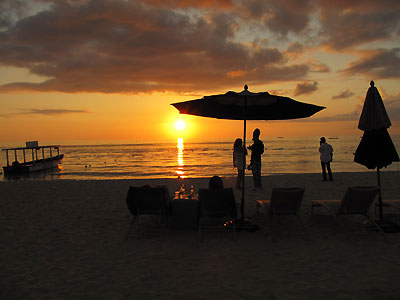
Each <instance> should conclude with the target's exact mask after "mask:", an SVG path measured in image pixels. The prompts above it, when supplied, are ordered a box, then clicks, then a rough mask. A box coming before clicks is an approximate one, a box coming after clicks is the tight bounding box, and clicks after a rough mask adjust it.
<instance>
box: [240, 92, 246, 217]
mask: <svg viewBox="0 0 400 300" xmlns="http://www.w3.org/2000/svg"><path fill="white" fill-rule="evenodd" d="M246 108H247V98H245V105H244V109H245V114H244V115H245V117H244V122H243V128H244V129H243V148H244V149H243V150H244V151H243V179H242V180H243V182H242V201H241V204H240V215H241V217H242V220H244V190H245V185H244V183H245V177H246V176H245V175H246Z"/></svg>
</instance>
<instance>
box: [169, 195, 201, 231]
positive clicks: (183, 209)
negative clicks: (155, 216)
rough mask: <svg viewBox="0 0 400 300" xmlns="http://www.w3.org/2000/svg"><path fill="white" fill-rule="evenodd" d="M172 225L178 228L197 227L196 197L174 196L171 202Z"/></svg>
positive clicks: (197, 203)
mask: <svg viewBox="0 0 400 300" xmlns="http://www.w3.org/2000/svg"><path fill="white" fill-rule="evenodd" d="M171 212H172V219H173V225H174V227H175V228H179V229H198V228H199V200H198V198H197V197H194V198H189V196H188V195H184V196H183V197H182V198H177V197H175V198H174V199H172V202H171Z"/></svg>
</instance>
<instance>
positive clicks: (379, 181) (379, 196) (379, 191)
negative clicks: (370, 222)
mask: <svg viewBox="0 0 400 300" xmlns="http://www.w3.org/2000/svg"><path fill="white" fill-rule="evenodd" d="M376 171H377V175H378V189H379V190H378V205H379V221H383V211H382V207H383V204H382V193H381V173H380V171H379V167H376Z"/></svg>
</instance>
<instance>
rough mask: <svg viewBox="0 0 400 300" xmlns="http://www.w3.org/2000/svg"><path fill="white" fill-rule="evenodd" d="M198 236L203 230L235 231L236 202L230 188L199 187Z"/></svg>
mask: <svg viewBox="0 0 400 300" xmlns="http://www.w3.org/2000/svg"><path fill="white" fill-rule="evenodd" d="M199 206H200V218H199V237H200V239H201V240H202V238H203V235H202V233H203V232H204V231H210V230H220V231H232V232H233V233H234V234H235V233H236V224H235V222H236V216H237V212H236V202H235V196H234V194H233V190H232V188H223V189H216V190H207V189H199Z"/></svg>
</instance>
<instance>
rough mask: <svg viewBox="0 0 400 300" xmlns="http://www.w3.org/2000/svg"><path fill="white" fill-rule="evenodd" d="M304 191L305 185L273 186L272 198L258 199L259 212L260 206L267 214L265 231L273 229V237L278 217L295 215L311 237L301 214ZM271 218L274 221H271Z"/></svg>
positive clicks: (308, 236)
mask: <svg viewBox="0 0 400 300" xmlns="http://www.w3.org/2000/svg"><path fill="white" fill-rule="evenodd" d="M304 191H305V188H304V187H287V188H273V189H272V193H271V199H270V200H257V212H258V209H259V208H262V209H263V212H264V215H265V233H268V231H269V229H271V230H270V231H271V236H272V238H273V233H274V227H275V226H276V217H277V216H282V215H293V216H296V217H297V219H298V220H299V222H300V224H301V226H302V227H303V230H304V233H305V235H306V237H307V238H308V239H309V238H310V235H309V234H308V231H307V228H306V227H305V226H304V223H303V220H302V219H301V217H300V215H299V211H300V206H301V202H302V201H303V196H304ZM271 219H272V222H270V220H271ZM269 223H271V224H269Z"/></svg>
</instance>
